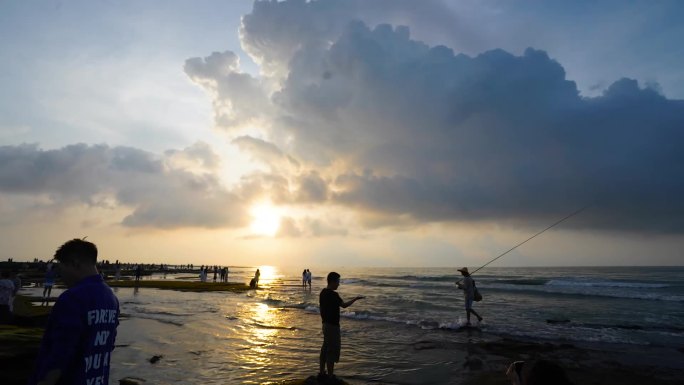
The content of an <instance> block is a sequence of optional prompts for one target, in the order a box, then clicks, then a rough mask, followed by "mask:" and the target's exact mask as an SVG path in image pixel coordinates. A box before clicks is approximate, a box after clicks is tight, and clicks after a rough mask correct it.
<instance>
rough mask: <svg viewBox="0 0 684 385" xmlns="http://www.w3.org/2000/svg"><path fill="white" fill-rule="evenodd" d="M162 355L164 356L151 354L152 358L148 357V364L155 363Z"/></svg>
mask: <svg viewBox="0 0 684 385" xmlns="http://www.w3.org/2000/svg"><path fill="white" fill-rule="evenodd" d="M162 357H164V356H162V355H158V356H152V358H150V364H156V363H157V361H159V360H161V359H162Z"/></svg>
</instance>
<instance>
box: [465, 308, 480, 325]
mask: <svg viewBox="0 0 684 385" xmlns="http://www.w3.org/2000/svg"><path fill="white" fill-rule="evenodd" d="M470 313H473V314H475V317H477V322H480V321H482V317H480V315H479V314H477V312H476V311H475V310H473V309H468V322H470Z"/></svg>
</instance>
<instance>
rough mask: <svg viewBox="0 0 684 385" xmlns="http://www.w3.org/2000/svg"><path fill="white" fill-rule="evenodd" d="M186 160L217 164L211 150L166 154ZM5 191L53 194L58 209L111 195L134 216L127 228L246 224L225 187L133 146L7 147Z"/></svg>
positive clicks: (2, 153) (0, 150) (2, 156)
mask: <svg viewBox="0 0 684 385" xmlns="http://www.w3.org/2000/svg"><path fill="white" fill-rule="evenodd" d="M179 154H184V157H185V158H186V159H191V158H195V159H196V161H197V162H198V163H201V164H205V165H210V166H214V165H215V164H214V163H213V162H215V161H216V159H215V158H214V157H215V154H213V153H212V152H211V151H210V149H209V148H208V147H206V145H205V144H196V145H193V146H191V147H189V148H187V149H185V150H183V151H170V152H168V153H167V155H172V156H178V155H179ZM0 193H5V194H22V195H24V196H40V195H46V194H47V195H48V196H49V197H50V200H51V202H52V205H53V206H54V207H59V208H64V207H69V206H70V205H73V204H86V205H97V204H98V202H99V201H100V200H101V199H103V197H111V199H113V200H114V201H115V202H116V205H119V206H123V207H127V208H130V209H131V210H132V211H131V214H130V215H128V216H127V217H126V218H125V219H124V220H123V223H122V224H123V225H125V226H132V227H163V228H173V227H184V226H201V227H219V226H238V225H243V224H244V223H246V220H247V219H246V218H247V216H246V214H245V212H244V209H243V208H242V207H241V200H240V199H238V198H237V197H236V196H234V195H233V194H232V193H230V192H229V191H226V190H225V189H224V188H223V187H221V185H220V184H219V181H218V179H217V177H216V176H215V175H214V174H212V173H210V172H199V173H197V172H189V171H187V170H185V169H183V168H179V167H176V166H173V165H172V164H171V162H169V161H168V159H167V158H163V157H159V156H155V155H153V154H151V153H149V152H145V151H141V150H138V149H135V148H130V147H109V146H106V145H95V146H89V145H85V144H76V145H70V146H66V147H63V148H60V149H55V150H42V149H40V148H38V146H36V145H21V146H3V147H0Z"/></svg>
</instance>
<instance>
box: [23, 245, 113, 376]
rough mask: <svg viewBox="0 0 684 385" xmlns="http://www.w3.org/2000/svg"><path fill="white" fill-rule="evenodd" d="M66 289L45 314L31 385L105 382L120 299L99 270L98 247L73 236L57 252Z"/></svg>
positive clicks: (56, 258)
mask: <svg viewBox="0 0 684 385" xmlns="http://www.w3.org/2000/svg"><path fill="white" fill-rule="evenodd" d="M55 260H57V261H58V262H59V272H60V276H61V277H62V280H63V281H64V283H65V284H66V285H67V286H68V289H67V290H66V291H65V292H64V293H62V294H61V295H60V296H59V298H58V299H57V302H56V303H55V306H54V307H53V309H52V313H51V314H50V318H49V319H48V324H47V327H46V328H45V334H44V335H43V341H42V343H41V346H40V352H39V353H38V358H37V360H36V365H35V370H34V373H33V375H32V376H31V379H30V380H29V382H28V383H29V385H34V384H40V385H42V384H102V385H106V384H108V383H109V366H110V365H109V362H110V358H111V354H112V350H114V341H115V339H116V328H117V326H118V325H119V301H118V300H117V298H116V296H114V293H113V292H112V289H110V288H109V286H107V285H106V284H105V283H104V280H103V279H102V276H101V275H100V274H98V272H97V267H96V264H97V247H96V246H95V244H93V243H91V242H87V241H84V240H81V239H74V240H71V241H68V242H66V243H65V244H63V245H62V246H61V247H60V248H59V249H57V251H56V252H55Z"/></svg>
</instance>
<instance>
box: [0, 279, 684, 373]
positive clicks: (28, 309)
mask: <svg viewBox="0 0 684 385" xmlns="http://www.w3.org/2000/svg"><path fill="white" fill-rule="evenodd" d="M148 282H154V281H148ZM151 284H152V283H151ZM211 285H212V286H213V285H215V284H213V283H211ZM35 300H36V299H35V298H31V297H25V296H19V297H17V302H16V304H17V306H16V313H17V317H16V321H17V322H18V323H19V325H2V326H0V384H3V385H14V384H25V383H26V380H27V378H28V376H29V375H30V373H31V370H32V368H33V362H34V360H35V356H36V354H37V352H38V347H39V344H40V338H41V336H42V327H41V326H42V325H44V323H45V321H46V319H47V314H48V312H49V309H50V307H41V306H33V305H32V302H33V301H35ZM412 349H413V352H412V354H413V355H414V356H415V357H416V363H418V362H434V363H444V364H437V365H430V366H423V365H418V364H416V365H415V367H411V368H405V370H401V371H399V370H398V371H397V372H396V373H394V374H390V375H389V376H386V377H385V378H383V382H382V383H383V384H418V383H425V384H465V385H475V384H478V385H483V384H484V385H506V384H508V383H509V381H508V380H507V379H506V377H505V375H504V371H505V369H506V367H507V366H508V364H510V363H511V362H512V361H516V360H527V361H529V360H531V359H534V358H545V359H551V360H554V361H556V362H558V363H560V364H561V365H562V366H563V367H564V368H565V369H566V371H567V372H568V376H569V377H570V379H571V380H572V381H573V382H574V383H575V384H578V385H579V384H608V385H611V384H616V385H618V384H619V385H637V384H639V385H643V384H653V385H675V384H682V379H683V378H684V351H683V350H682V349H681V348H680V349H674V348H665V347H656V346H635V345H627V346H622V345H610V344H596V345H592V344H586V345H582V346H579V345H571V344H564V343H561V342H555V343H549V342H546V343H539V342H535V341H524V340H514V339H499V340H496V341H493V342H477V343H455V342H445V341H444V340H442V339H440V338H439V334H438V333H437V334H436V335H435V338H434V339H429V340H422V341H416V342H415V343H413V345H412ZM337 374H338V375H339V376H340V378H341V379H342V380H343V383H347V384H350V385H356V384H366V383H367V382H364V381H362V380H359V379H355V378H348V377H345V375H344V373H343V372H339V373H337ZM314 375H315V373H311V377H306V378H292V379H289V380H285V381H280V382H276V381H273V382H265V383H270V384H281V385H299V384H317V383H318V382H317V381H316V380H315V377H313V376H314ZM445 378H448V379H449V380H448V381H446V382H445ZM119 380H121V379H119V378H112V379H111V381H110V383H112V384H116V383H118V381H119ZM147 380H148V383H154V379H147ZM185 380H188V379H185ZM375 384H377V382H375Z"/></svg>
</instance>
